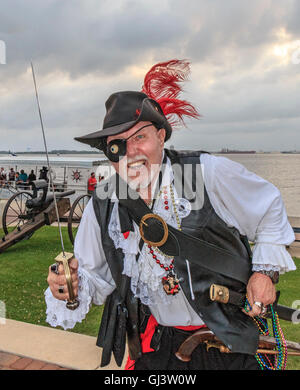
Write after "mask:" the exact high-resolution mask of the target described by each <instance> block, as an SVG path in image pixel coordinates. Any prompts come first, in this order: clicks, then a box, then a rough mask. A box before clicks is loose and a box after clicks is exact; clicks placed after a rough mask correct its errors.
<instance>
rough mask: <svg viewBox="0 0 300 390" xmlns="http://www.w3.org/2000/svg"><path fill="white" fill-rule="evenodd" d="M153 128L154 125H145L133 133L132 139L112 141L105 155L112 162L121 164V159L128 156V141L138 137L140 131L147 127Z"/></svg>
mask: <svg viewBox="0 0 300 390" xmlns="http://www.w3.org/2000/svg"><path fill="white" fill-rule="evenodd" d="M149 126H153V124H152V123H150V124H148V125H145V126H143V127H141V128H140V129H138V130H137V131H136V132H135V133H133V134H132V135H131V136H130V137H128V138H117V139H114V140H112V141H110V142H109V143H108V144H107V146H106V150H105V152H104V153H105V155H106V157H107V158H108V159H109V160H110V161H112V162H119V161H120V160H121V158H123V157H124V156H125V155H126V152H127V140H129V139H130V138H131V137H133V136H134V135H136V134H137V133H138V132H139V131H141V130H142V129H144V128H145V127H149Z"/></svg>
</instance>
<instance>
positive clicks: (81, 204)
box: [68, 194, 91, 245]
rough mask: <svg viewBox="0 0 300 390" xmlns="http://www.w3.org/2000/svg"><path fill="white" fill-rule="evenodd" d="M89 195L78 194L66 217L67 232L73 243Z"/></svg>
mask: <svg viewBox="0 0 300 390" xmlns="http://www.w3.org/2000/svg"><path fill="white" fill-rule="evenodd" d="M90 198H91V195H89V194H85V195H81V196H79V197H78V198H77V199H76V200H75V201H74V203H73V205H72V207H71V209H70V212H69V217H68V233H69V238H70V241H71V243H72V244H73V245H74V241H75V236H76V233H77V230H78V227H79V224H80V220H81V217H82V214H83V211H84V209H85V207H86V205H87V204H88V201H89V200H90Z"/></svg>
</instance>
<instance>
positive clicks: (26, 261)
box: [0, 226, 102, 336]
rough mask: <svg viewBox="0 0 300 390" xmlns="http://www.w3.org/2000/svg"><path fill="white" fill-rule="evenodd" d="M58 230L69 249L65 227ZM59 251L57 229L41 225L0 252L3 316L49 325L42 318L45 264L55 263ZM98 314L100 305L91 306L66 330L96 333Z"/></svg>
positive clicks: (99, 313)
mask: <svg viewBox="0 0 300 390" xmlns="http://www.w3.org/2000/svg"><path fill="white" fill-rule="evenodd" d="M62 230H63V237H64V244H65V250H66V251H69V252H72V251H73V247H72V244H71V243H70V240H69V238H68V234H67V229H66V228H62ZM2 236H3V231H2V229H0V237H2ZM60 252H61V246H60V238H59V233H58V229H57V228H55V227H49V226H45V227H43V228H42V229H40V230H38V231H37V232H35V233H34V235H33V236H32V237H31V238H30V239H29V240H23V241H21V242H19V243H17V244H15V245H14V246H12V247H10V248H8V249H7V250H6V251H5V252H4V253H1V254H0V300H1V301H3V302H4V303H5V306H6V317H7V318H9V319H14V320H17V321H24V322H29V323H32V324H38V325H43V326H50V325H49V324H47V323H46V321H45V319H46V316H45V310H46V305H45V298H44V291H45V290H46V289H47V287H48V283H47V276H48V268H49V265H50V264H52V263H54V262H55V261H54V259H55V257H56V256H57V255H58V254H59V253H60ZM101 315H102V306H95V305H93V306H92V308H91V310H90V311H89V313H88V315H87V317H86V321H83V322H82V323H78V324H77V325H76V326H75V327H74V328H73V329H72V330H68V331H71V332H76V333H84V334H86V335H90V336H97V334H98V329H99V324H100V319H101Z"/></svg>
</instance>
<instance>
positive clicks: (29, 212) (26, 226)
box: [0, 180, 75, 253]
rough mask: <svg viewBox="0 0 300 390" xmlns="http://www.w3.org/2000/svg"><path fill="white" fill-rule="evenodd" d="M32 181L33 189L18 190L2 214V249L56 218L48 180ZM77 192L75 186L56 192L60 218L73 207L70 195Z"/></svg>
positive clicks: (28, 235) (27, 236) (0, 250)
mask: <svg viewBox="0 0 300 390" xmlns="http://www.w3.org/2000/svg"><path fill="white" fill-rule="evenodd" d="M30 184H31V186H32V193H31V192H28V191H20V192H17V193H15V194H14V195H13V196H12V197H11V198H10V199H9V200H8V201H7V203H6V205H5V208H4V210H3V216H2V225H3V230H4V233H5V236H4V237H2V240H1V241H0V253H1V252H3V251H4V250H5V249H7V248H8V247H10V246H12V245H14V244H15V243H17V242H19V241H21V240H23V239H28V238H30V237H31V236H32V234H33V233H34V232H35V231H36V230H37V229H39V228H41V227H42V226H44V225H51V224H52V223H54V222H56V221H57V216H56V210H55V202H54V196H53V193H50V194H48V183H47V181H46V180H35V181H33V182H31V183H30ZM40 191H41V193H40V194H39V192H40ZM74 193H75V190H72V191H66V192H57V193H55V198H56V200H57V209H58V214H59V219H61V218H63V216H64V215H65V214H66V213H67V212H68V211H69V210H70V209H71V204H70V199H69V198H67V196H69V195H72V194H74Z"/></svg>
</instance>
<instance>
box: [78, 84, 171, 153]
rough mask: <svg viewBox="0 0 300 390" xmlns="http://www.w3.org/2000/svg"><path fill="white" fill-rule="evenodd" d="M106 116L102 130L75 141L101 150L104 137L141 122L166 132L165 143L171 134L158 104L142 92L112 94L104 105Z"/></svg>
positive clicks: (121, 131) (103, 144) (103, 145)
mask: <svg viewBox="0 0 300 390" xmlns="http://www.w3.org/2000/svg"><path fill="white" fill-rule="evenodd" d="M105 107H106V115H105V117H104V121H103V129H102V130H99V131H95V132H94V133H90V134H87V135H84V136H82V137H76V138H75V140H76V141H79V142H83V143H84V144H88V145H90V146H92V147H94V148H98V149H101V150H103V149H104V147H105V144H106V143H104V142H103V141H104V139H105V138H106V137H108V136H111V135H116V134H120V133H123V132H124V131H126V130H129V129H130V128H131V127H133V126H134V125H136V124H137V123H138V122H141V121H147V122H148V121H149V122H152V123H153V124H154V125H155V127H156V128H157V129H162V128H164V129H165V130H166V138H165V141H167V140H168V139H169V138H170V136H171V133H172V127H171V125H170V124H169V122H168V120H167V118H166V117H165V115H164V113H163V111H162V109H161V107H160V105H159V103H157V101H155V100H153V99H150V98H149V97H148V96H147V95H146V94H144V93H143V92H136V91H121V92H116V93H113V94H112V95H111V96H110V97H109V98H108V99H107V101H106V103H105Z"/></svg>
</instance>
